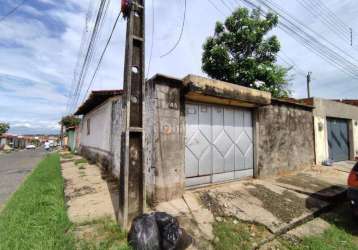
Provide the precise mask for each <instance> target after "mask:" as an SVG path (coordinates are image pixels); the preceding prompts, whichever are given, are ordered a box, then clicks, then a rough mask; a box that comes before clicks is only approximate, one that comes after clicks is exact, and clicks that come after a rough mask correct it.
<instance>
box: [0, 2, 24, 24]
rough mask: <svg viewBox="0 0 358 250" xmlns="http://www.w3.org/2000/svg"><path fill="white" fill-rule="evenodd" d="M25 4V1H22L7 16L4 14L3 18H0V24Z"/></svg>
mask: <svg viewBox="0 0 358 250" xmlns="http://www.w3.org/2000/svg"><path fill="white" fill-rule="evenodd" d="M25 2H26V0H23V1H22V2H21V3H19V4H18V5H16V6H15V7H14V8H13V9H12V10H10V11H9V12H8V13H7V14H5V15H4V16H2V17H0V22H2V21H4V20H5V19H6V18H8V17H9V16H11V15H12V14H14V13H15V12H16V11H17V10H18V9H19V8H20V7H21V6H22V5H24V4H25Z"/></svg>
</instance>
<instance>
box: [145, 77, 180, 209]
mask: <svg viewBox="0 0 358 250" xmlns="http://www.w3.org/2000/svg"><path fill="white" fill-rule="evenodd" d="M148 89H149V90H147V97H146V98H148V100H147V101H146V103H148V104H149V103H150V101H149V100H153V101H154V103H153V104H154V105H152V107H153V110H151V111H150V110H148V111H150V112H152V114H153V119H152V120H153V121H154V123H152V124H147V125H149V126H147V130H148V131H147V132H146V133H147V134H148V133H150V131H151V130H152V131H153V132H154V133H152V134H153V138H150V137H147V140H152V141H153V142H154V145H153V149H151V150H150V151H149V152H151V155H152V157H151V162H152V164H150V163H149V164H150V165H151V166H150V170H149V171H148V176H147V181H148V191H149V193H150V192H152V195H151V196H150V198H151V199H152V201H153V202H154V203H155V202H160V201H166V200H172V199H175V198H179V197H181V196H182V194H183V192H184V178H185V177H184V176H185V175H184V139H185V138H184V136H185V131H184V129H185V126H184V121H185V120H184V109H185V107H184V102H183V98H182V96H181V94H182V93H181V90H180V85H179V84H177V83H176V81H173V80H170V79H165V78H164V79H162V78H160V79H156V80H155V81H154V82H151V83H149V85H148ZM150 112H148V115H149V114H150ZM149 119H150V118H149V117H148V118H147V119H146V120H149ZM150 126H152V128H150ZM148 142H149V141H148Z"/></svg>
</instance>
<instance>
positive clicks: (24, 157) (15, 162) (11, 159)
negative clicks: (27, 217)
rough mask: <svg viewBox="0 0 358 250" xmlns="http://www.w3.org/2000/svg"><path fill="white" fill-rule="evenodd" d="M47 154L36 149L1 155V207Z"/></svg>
mask: <svg viewBox="0 0 358 250" xmlns="http://www.w3.org/2000/svg"><path fill="white" fill-rule="evenodd" d="M45 154H46V152H45V151H44V150H43V149H36V150H24V151H18V152H12V153H9V154H3V155H0V208H1V207H2V206H3V205H4V204H5V202H6V201H7V199H8V198H9V197H10V196H11V194H12V193H13V192H15V191H16V190H17V188H18V187H19V186H20V185H21V183H22V182H23V181H24V179H25V177H26V176H27V175H28V174H29V173H30V172H31V170H33V169H34V168H35V167H36V165H37V163H38V162H39V161H40V160H41V159H42V158H43V157H44V155H45Z"/></svg>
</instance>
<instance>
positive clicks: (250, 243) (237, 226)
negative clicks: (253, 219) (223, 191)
mask: <svg viewBox="0 0 358 250" xmlns="http://www.w3.org/2000/svg"><path fill="white" fill-rule="evenodd" d="M321 218H322V219H324V220H326V221H327V222H329V223H330V225H331V226H330V227H329V228H328V229H327V230H326V231H325V232H324V233H323V234H321V235H312V236H308V237H305V238H303V239H302V240H299V239H294V238H291V237H287V235H284V236H282V237H279V238H278V241H277V243H278V244H279V245H278V246H276V247H274V248H273V249H282V250H284V249H285V250H358V222H357V221H354V220H353V219H352V216H351V211H350V208H349V204H347V203H343V204H342V205H341V206H340V207H338V208H336V209H334V210H333V211H332V212H330V213H327V214H324V215H322V216H321ZM253 232H254V234H253ZM214 234H215V236H216V239H215V240H214V242H213V244H214V248H215V249H220V250H221V249H222V250H224V249H243V250H245V249H253V247H254V246H255V244H257V243H259V242H260V241H261V240H263V239H265V237H267V236H268V235H270V233H269V232H267V230H266V229H265V228H264V227H261V226H256V225H253V224H249V223H242V222H238V223H234V220H233V219H225V220H224V221H222V222H216V223H215V224H214Z"/></svg>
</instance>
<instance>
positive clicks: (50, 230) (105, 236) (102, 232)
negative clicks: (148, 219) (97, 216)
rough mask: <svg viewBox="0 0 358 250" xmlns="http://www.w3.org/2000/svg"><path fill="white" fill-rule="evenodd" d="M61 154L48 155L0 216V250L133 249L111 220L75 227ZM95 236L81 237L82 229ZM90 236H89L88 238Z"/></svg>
mask: <svg viewBox="0 0 358 250" xmlns="http://www.w3.org/2000/svg"><path fill="white" fill-rule="evenodd" d="M63 190H64V180H63V178H62V175H61V168H60V157H59V155H58V154H51V155H48V156H46V157H45V158H44V159H43V160H42V161H41V162H40V163H39V165H38V166H37V168H36V169H35V170H34V171H33V172H32V173H31V174H30V175H29V176H28V178H27V179H26V181H25V182H24V183H23V184H22V185H21V187H20V188H19V189H18V190H17V191H16V192H15V194H14V195H13V196H12V197H11V199H10V200H9V201H8V203H7V204H6V205H5V207H4V209H3V210H2V212H1V213H0V250H3V249H4V250H8V249H16V250H18V249H21V250H22V249H24V250H27V249H36V250H37V249H40V250H42V249H43V250H45V249H46V250H51V249H56V250H57V249H58V250H67V249H68V250H75V249H80V250H82V249H83V250H85V249H86V250H87V249H88V250H102V249H103V250H104V249H121V250H126V249H130V248H129V247H128V245H127V243H126V237H127V236H126V234H125V233H124V232H123V231H122V230H121V229H120V228H119V226H118V225H117V224H116V223H115V222H114V221H113V220H110V219H103V220H98V221H93V222H90V223H85V224H81V225H73V224H72V223H71V222H70V221H69V219H68V216H67V211H66V204H65V198H64V191H63ZM86 225H87V226H90V227H93V229H94V230H93V234H92V235H91V236H90V237H88V234H83V235H84V237H78V235H77V233H76V231H77V229H78V228H81V227H82V226H86ZM86 235H87V236H86Z"/></svg>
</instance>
